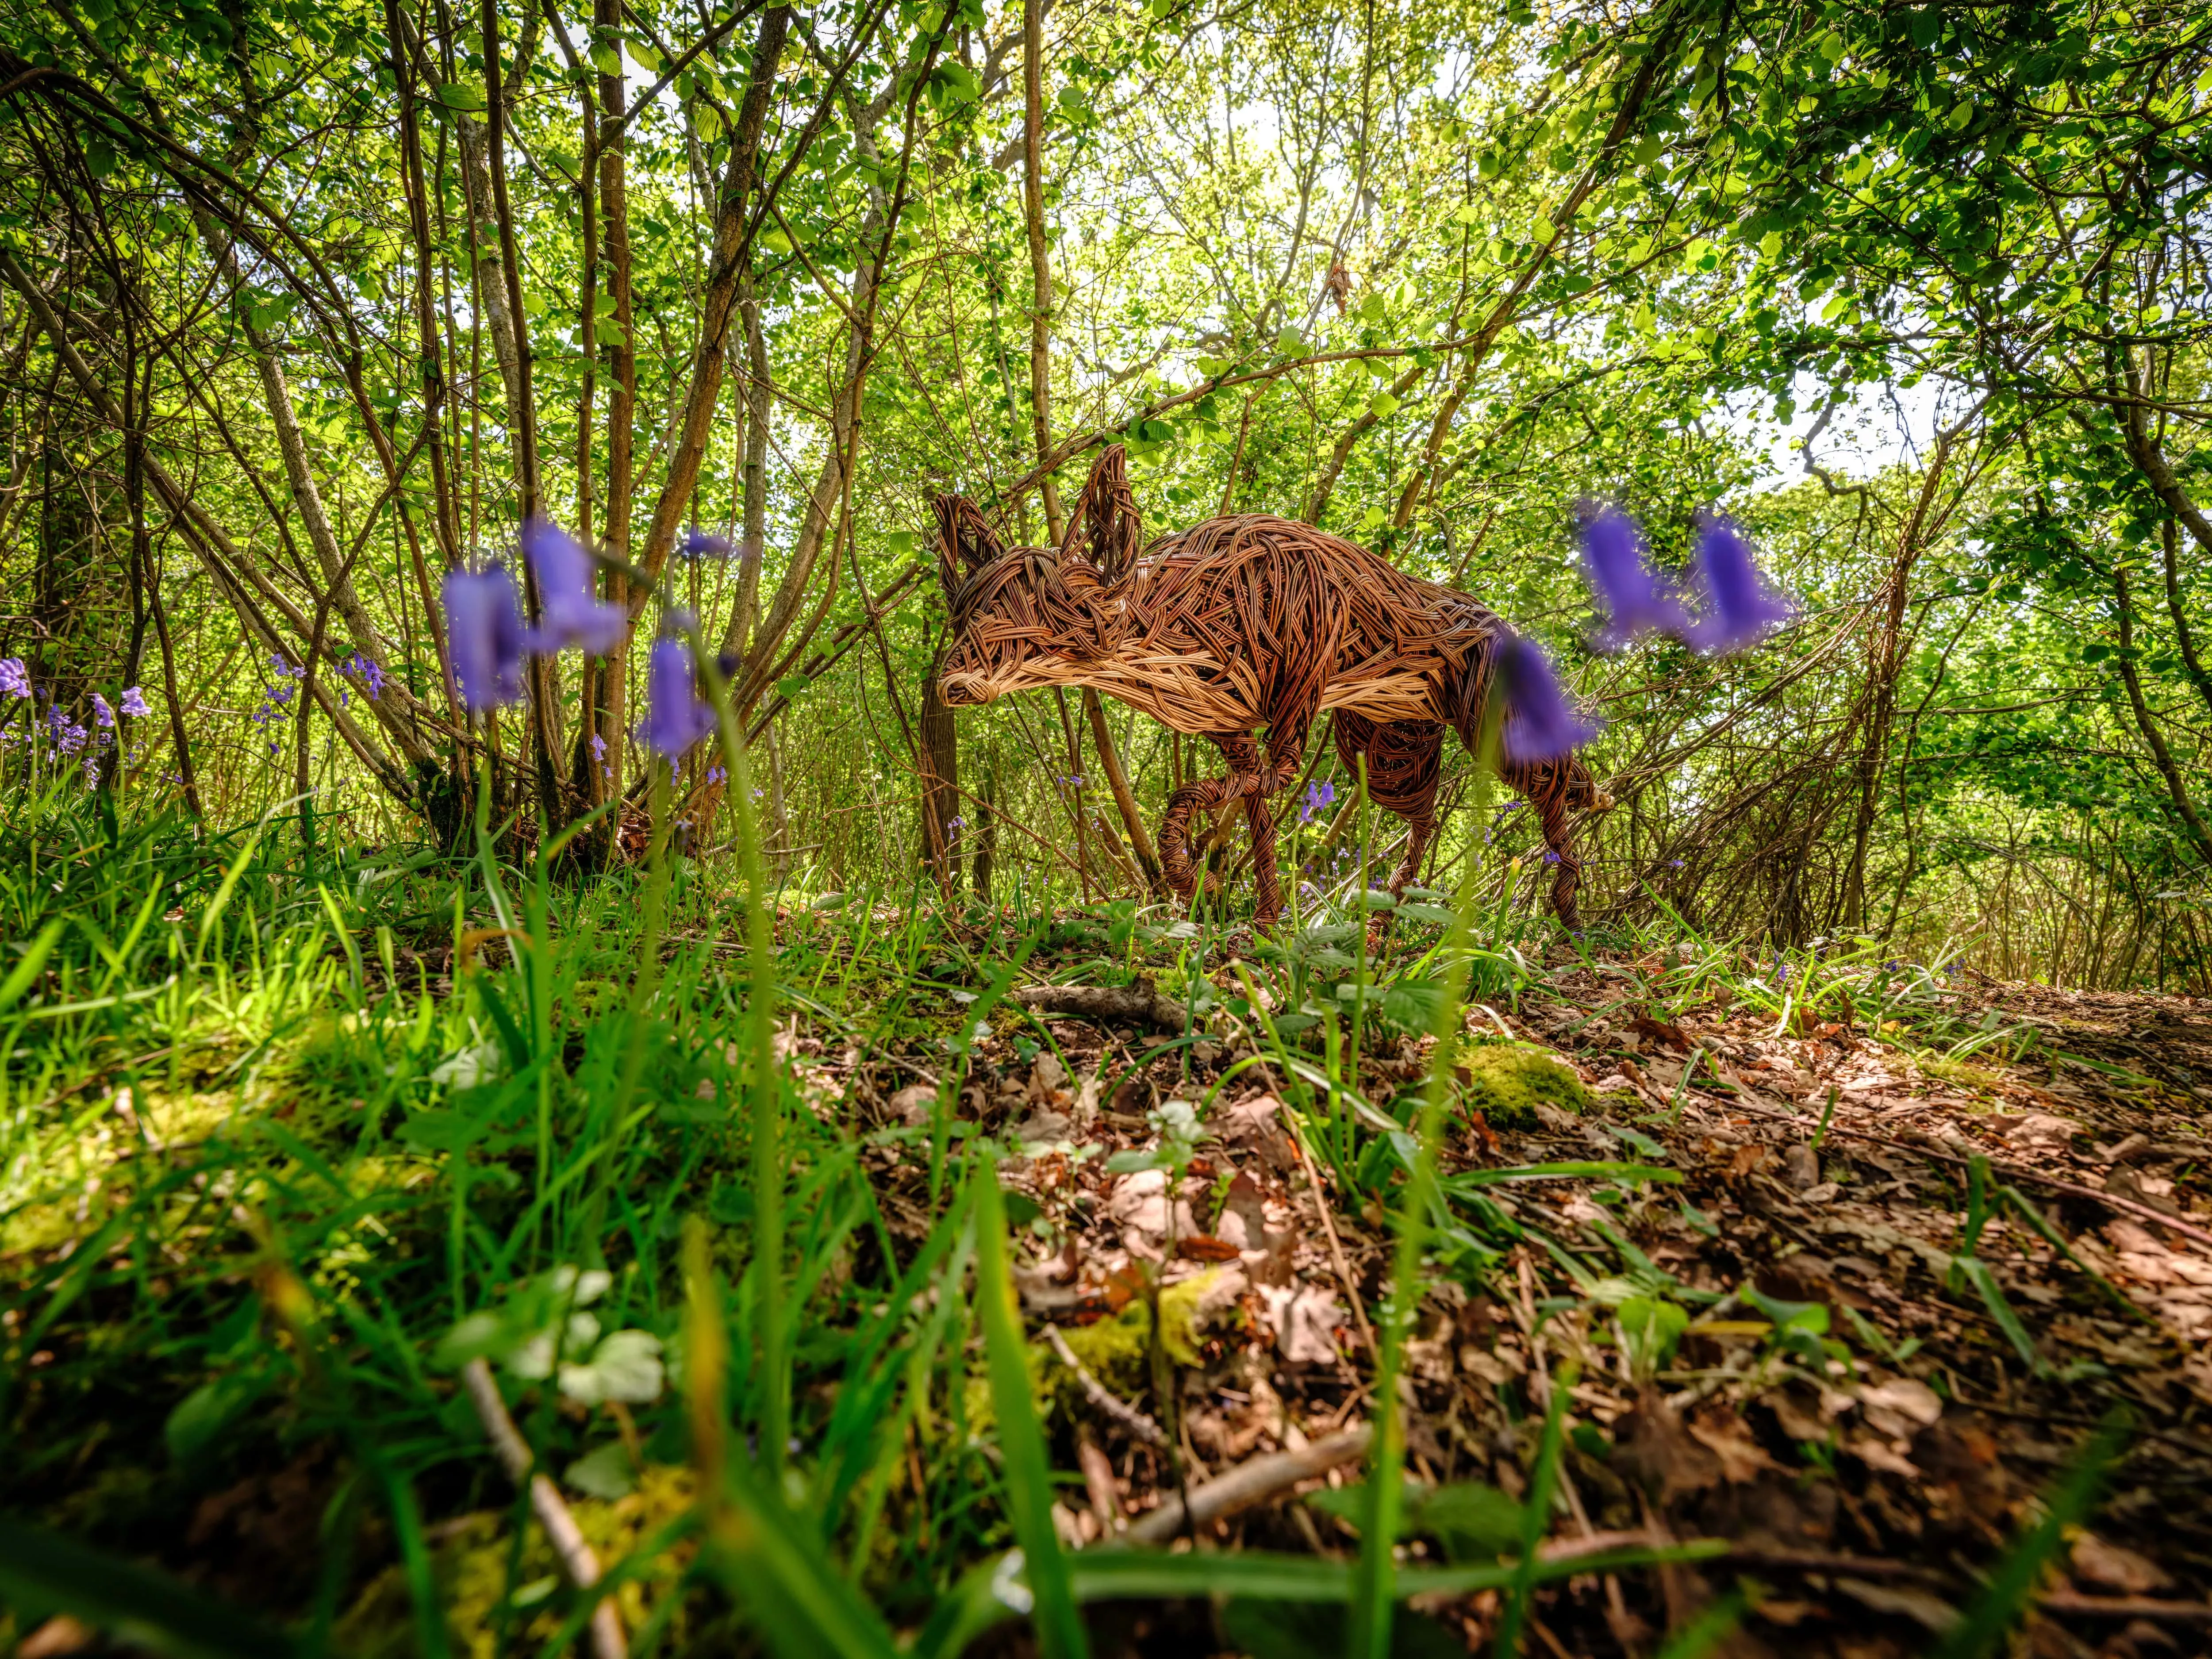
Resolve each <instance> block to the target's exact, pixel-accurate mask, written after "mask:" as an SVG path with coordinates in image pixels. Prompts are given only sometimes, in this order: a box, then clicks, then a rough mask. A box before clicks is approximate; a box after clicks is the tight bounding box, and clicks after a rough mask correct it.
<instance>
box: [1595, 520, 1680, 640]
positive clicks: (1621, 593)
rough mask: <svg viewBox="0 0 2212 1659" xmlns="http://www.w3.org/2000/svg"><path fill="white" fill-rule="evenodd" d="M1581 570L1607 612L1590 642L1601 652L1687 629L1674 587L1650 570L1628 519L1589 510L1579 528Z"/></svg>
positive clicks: (1633, 524) (1637, 533)
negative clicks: (1645, 636) (1641, 638)
mask: <svg viewBox="0 0 2212 1659" xmlns="http://www.w3.org/2000/svg"><path fill="white" fill-rule="evenodd" d="M1583 572H1584V574H1587V575H1588V576H1589V584H1590V586H1591V587H1592V588H1593V589H1594V590H1595V592H1596V593H1597V596H1598V599H1599V601H1600V602H1601V604H1602V605H1604V606H1605V610H1606V613H1607V614H1606V623H1605V626H1604V627H1603V628H1602V629H1600V630H1599V632H1598V634H1597V636H1596V638H1595V639H1594V640H1593V641H1591V643H1592V644H1594V645H1595V646H1596V647H1598V648H1599V649H1600V650H1601V651H1613V650H1618V649H1619V648H1620V647H1622V646H1624V645H1626V644H1627V643H1628V641H1630V640H1632V639H1633V638H1635V637H1636V636H1637V635H1639V634H1675V635H1680V634H1682V633H1684V632H1685V631H1686V629H1688V627H1689V623H1690V619H1689V617H1688V615H1687V613H1686V612H1685V611H1683V609H1682V605H1681V601H1680V599H1677V598H1676V597H1675V594H1674V586H1673V585H1672V584H1671V583H1669V582H1668V580H1666V579H1665V578H1664V577H1662V576H1661V575H1660V574H1658V573H1657V572H1656V571H1655V570H1653V569H1652V568H1651V566H1650V563H1649V562H1648V561H1647V560H1646V559H1645V557H1644V536H1643V533H1642V532H1640V531H1638V529H1637V527H1636V522H1635V520H1632V519H1631V518H1629V517H1628V515H1627V514H1626V513H1621V512H1619V511H1617V510H1616V509H1614V508H1613V507H1597V508H1595V509H1594V510H1593V511H1592V513H1591V514H1590V517H1589V521H1588V522H1587V523H1586V524H1585V525H1584V526H1583Z"/></svg>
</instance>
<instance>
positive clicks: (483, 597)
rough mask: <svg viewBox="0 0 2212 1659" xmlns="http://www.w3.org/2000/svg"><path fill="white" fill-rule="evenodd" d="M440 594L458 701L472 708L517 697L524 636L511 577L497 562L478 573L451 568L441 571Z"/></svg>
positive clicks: (474, 710) (474, 711) (477, 709)
mask: <svg viewBox="0 0 2212 1659" xmlns="http://www.w3.org/2000/svg"><path fill="white" fill-rule="evenodd" d="M442 597H443V599H444V600H445V604H446V632H447V643H448V645H449V646H450V647H451V649H452V652H453V679H454V681H455V683H456V684H458V685H459V689H460V693H461V701H462V702H464V703H465V704H467V705H468V708H469V710H470V712H471V713H472V714H482V713H483V712H484V711H485V710H486V709H490V708H498V707H499V706H500V705H501V703H509V702H517V701H519V700H520V698H521V696H522V653H523V651H524V649H525V648H526V641H525V638H524V635H523V629H522V606H521V605H520V602H519V601H518V600H517V599H516V598H515V593H514V578H513V576H511V575H509V574H507V568H506V567H505V566H503V565H496V564H495V565H494V566H492V568H490V569H489V570H487V571H485V572H484V573H483V574H482V575H481V576H472V575H471V574H469V573H468V572H467V571H465V570H456V571H453V572H452V573H451V574H448V575H447V578H446V583H445V586H444V589H443V590H442Z"/></svg>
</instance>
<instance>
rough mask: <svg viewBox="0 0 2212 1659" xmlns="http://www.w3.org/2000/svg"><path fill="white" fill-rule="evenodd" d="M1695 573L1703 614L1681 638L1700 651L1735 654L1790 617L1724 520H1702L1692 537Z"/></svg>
mask: <svg viewBox="0 0 2212 1659" xmlns="http://www.w3.org/2000/svg"><path fill="white" fill-rule="evenodd" d="M1697 568H1698V589H1699V592H1700V593H1701V594H1702V595H1703V596H1704V598H1705V615H1703V616H1701V617H1699V618H1698V620H1697V621H1696V622H1695V623H1692V625H1691V629H1690V632H1689V635H1687V637H1688V639H1689V641H1690V643H1691V644H1692V645H1694V646H1696V647H1698V649H1699V650H1700V651H1741V650H1743V649H1744V648H1746V647H1748V646H1753V645H1756V644H1758V643H1759V640H1760V639H1761V638H1763V637H1764V636H1765V635H1766V634H1767V633H1768V632H1769V631H1770V630H1771V629H1774V628H1776V627H1778V625H1780V624H1781V623H1785V622H1787V621H1789V620H1790V616H1791V615H1792V614H1793V612H1792V607H1791V605H1790V602H1789V600H1787V599H1784V598H1783V597H1782V596H1781V595H1780V594H1778V593H1777V592H1774V591H1773V589H1772V588H1771V587H1769V586H1767V582H1766V579H1765V577H1764V576H1762V575H1760V574H1759V567H1758V566H1757V565H1756V564H1755V563H1753V562H1752V556H1751V544H1749V543H1747V541H1745V540H1744V538H1743V537H1742V535H1741V532H1738V530H1737V529H1736V527H1735V526H1734V525H1733V524H1730V523H1729V521H1728V520H1726V519H1723V518H1719V517H1715V518H1711V519H1708V520H1706V521H1705V532H1704V533H1703V534H1702V535H1700V536H1699V538H1698V559H1697Z"/></svg>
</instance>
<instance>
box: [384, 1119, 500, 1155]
mask: <svg viewBox="0 0 2212 1659" xmlns="http://www.w3.org/2000/svg"><path fill="white" fill-rule="evenodd" d="M490 1129H491V1120H490V1119H489V1118H488V1117H483V1118H480V1117H474V1116H471V1115H470V1114H468V1113H466V1112H450V1111H428V1112H416V1113H412V1114H410V1115H409V1117H408V1119H407V1121H405V1122H404V1123H403V1124H401V1125H400V1126H399V1142H400V1145H402V1146H406V1147H408V1148H410V1150H412V1151H414V1152H460V1151H461V1150H463V1149H464V1148H465V1147H469V1146H475V1145H476V1144H477V1142H478V1141H479V1140H482V1139H483V1138H484V1136H485V1135H486V1134H487V1133H489V1132H490Z"/></svg>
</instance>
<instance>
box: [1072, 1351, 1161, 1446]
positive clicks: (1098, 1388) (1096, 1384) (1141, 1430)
mask: <svg viewBox="0 0 2212 1659" xmlns="http://www.w3.org/2000/svg"><path fill="white" fill-rule="evenodd" d="M1044 1334H1045V1340H1047V1341H1048V1342H1050V1343H1051V1344H1052V1351H1053V1352H1054V1353H1056V1354H1058V1355H1059V1356H1060V1364H1063V1365H1065V1366H1066V1367H1067V1369H1068V1370H1071V1371H1073V1372H1074V1373H1075V1380H1076V1381H1077V1382H1078V1383H1081V1384H1082V1385H1083V1394H1084V1397H1085V1399H1087V1400H1088V1401H1090V1402H1091V1404H1092V1405H1093V1406H1095V1407H1097V1408H1098V1409H1099V1410H1100V1411H1101V1412H1103V1413H1105V1414H1106V1415H1107V1416H1108V1417H1110V1418H1112V1419H1114V1420H1115V1422H1116V1423H1119V1424H1120V1425H1121V1426H1122V1427H1123V1428H1125V1429H1127V1430H1128V1431H1129V1432H1130V1433H1131V1434H1133V1435H1135V1436H1136V1437H1137V1438H1138V1439H1139V1440H1141V1441H1143V1442H1145V1443H1146V1444H1147V1445H1152V1446H1164V1445H1165V1444H1166V1443H1167V1436H1165V1435H1164V1434H1163V1433H1161V1432H1160V1425H1158V1423H1156V1422H1154V1421H1153V1420H1152V1419H1151V1418H1149V1417H1147V1416H1146V1414H1145V1413H1142V1412H1140V1411H1139V1410H1138V1409H1137V1408H1136V1407H1134V1406H1132V1405H1131V1404H1129V1402H1128V1401H1126V1400H1123V1399H1122V1398H1121V1396H1120V1395H1116V1394H1115V1393H1114V1392H1113V1390H1111V1389H1109V1388H1108V1387H1107V1386H1106V1385H1105V1384H1104V1383H1101V1382H1100V1381H1099V1380H1098V1379H1097V1377H1095V1376H1091V1373H1090V1372H1089V1371H1088V1370H1085V1369H1084V1365H1083V1362H1082V1361H1081V1360H1079V1359H1078V1358H1076V1357H1075V1350H1074V1349H1073V1348H1071V1347H1069V1346H1067V1339H1066V1337H1064V1336H1062V1335H1061V1334H1060V1327H1059V1326H1057V1325H1048V1326H1046V1327H1045V1328H1044Z"/></svg>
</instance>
